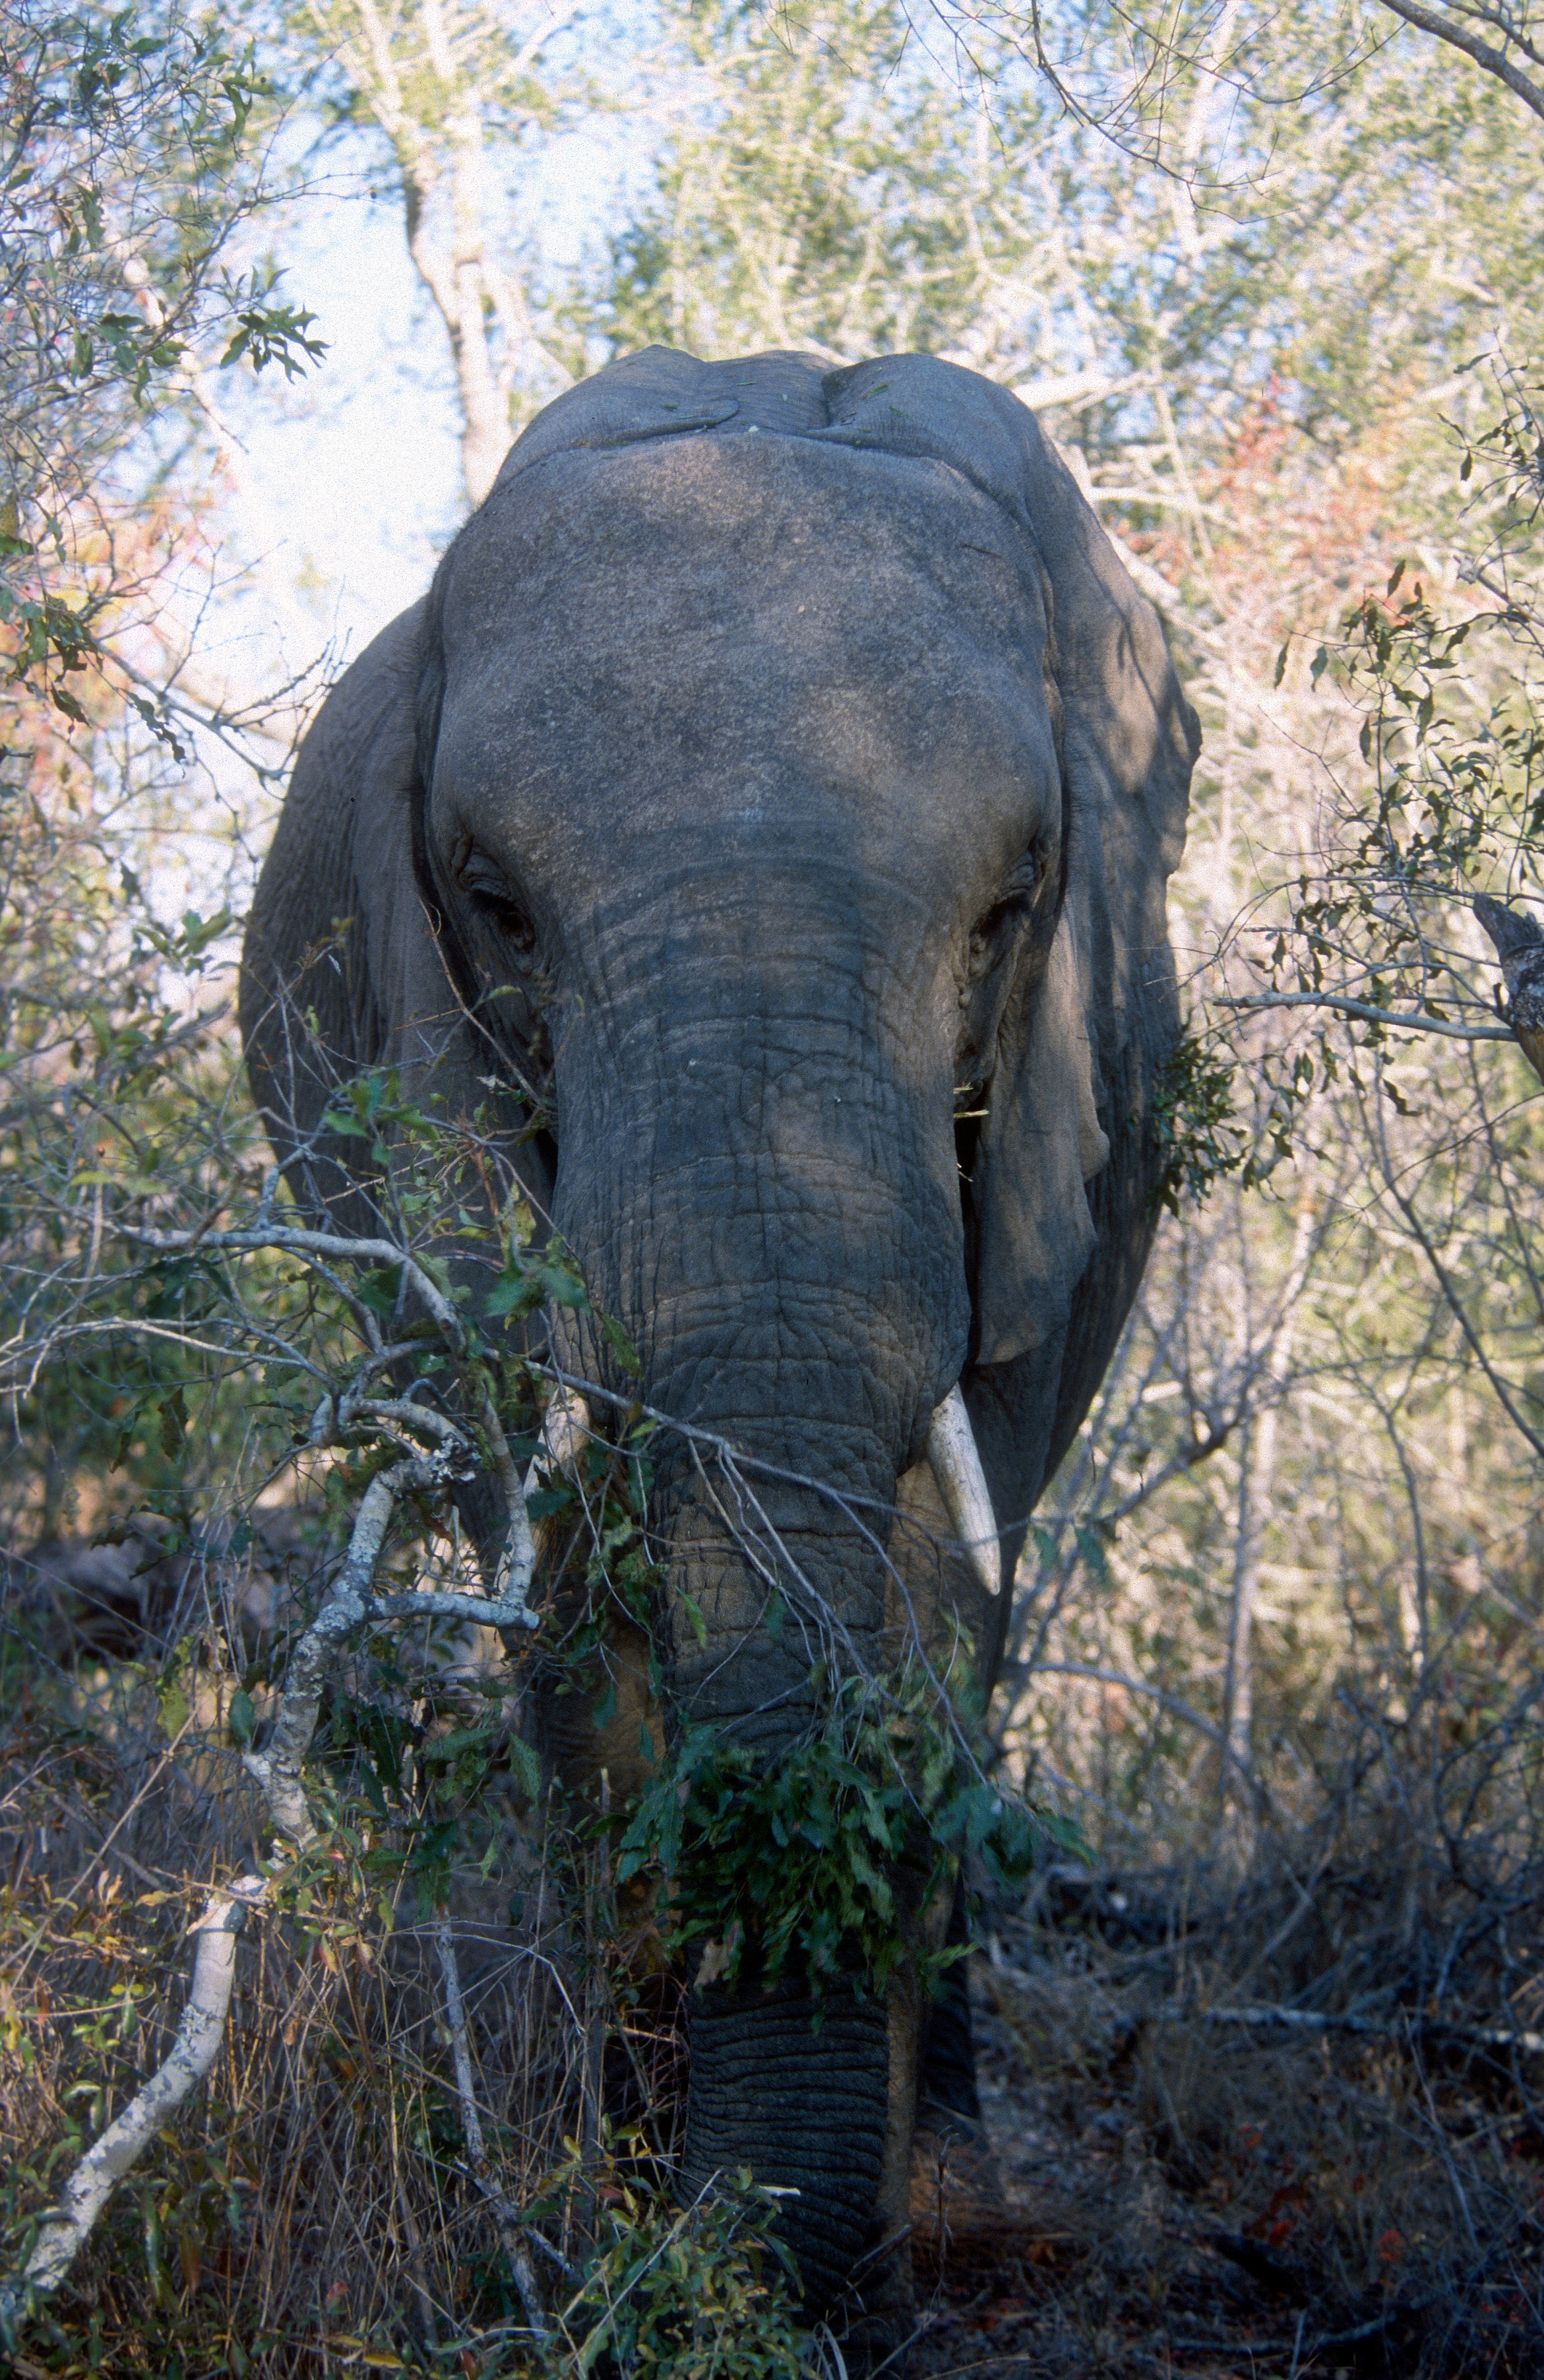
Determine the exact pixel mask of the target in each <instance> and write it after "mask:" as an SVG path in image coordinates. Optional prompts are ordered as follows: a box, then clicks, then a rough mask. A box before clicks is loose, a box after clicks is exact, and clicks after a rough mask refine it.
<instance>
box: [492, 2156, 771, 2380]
mask: <svg viewBox="0 0 1544 2380" xmlns="http://www.w3.org/2000/svg"><path fill="white" fill-rule="evenodd" d="M580 2189H582V2190H584V2191H586V2192H591V2191H592V2192H594V2194H595V2197H596V2199H597V2201H598V2202H599V2206H598V2218H599V2219H598V2221H597V2224H596V2228H595V2235H594V2239H593V2241H592V2244H591V2245H590V2250H589V2253H588V2254H587V2256H586V2258H585V2261H584V2265H583V2267H582V2270H581V2271H580V2273H579V2274H578V2275H577V2282H578V2286H577V2289H574V2291H573V2294H572V2295H571V2296H570V2297H569V2298H568V2299H567V2301H566V2302H565V2303H564V2304H563V2305H562V2306H561V2307H560V2308H558V2309H556V2310H555V2312H554V2320H553V2329H552V2333H551V2335H550V2336H549V2338H547V2339H546V2340H545V2341H543V2342H542V2344H541V2347H540V2348H539V2349H538V2350H535V2351H532V2350H526V2352H525V2354H524V2355H522V2356H521V2358H520V2359H519V2362H518V2364H517V2369H519V2370H521V2371H522V2372H529V2373H532V2374H534V2373H537V2372H550V2373H553V2374H559V2373H563V2374H568V2373H574V2374H580V2375H583V2374H589V2373H590V2372H592V2371H594V2370H595V2369H596V2367H597V2365H600V2367H601V2368H602V2370H603V2371H606V2372H614V2373H615V2374H617V2380H634V2375H638V2380H644V2375H648V2380H796V2375H797V2374H800V2373H802V2372H804V2371H805V2370H806V2369H807V2365H808V2345H807V2341H806V2339H805V2338H804V2337H803V2336H802V2334H801V2333H800V2331H799V2329H798V2326H797V2300H798V2294H799V2291H798V2277H797V2273H796V2269H795V2267H794V2265H793V2262H792V2259H791V2258H790V2256H789V2254H788V2252H787V2250H786V2249H785V2248H784V2247H783V2246H782V2245H781V2243H780V2242H778V2241H777V2240H776V2239H775V2237H774V2238H772V2239H771V2240H769V2239H768V2238H766V2237H765V2236H763V2235H764V2234H765V2233H766V2231H767V2228H768V2223H769V2218H770V2217H771V2216H773V2215H775V2212H776V2206H775V2198H774V2194H773V2193H772V2192H768V2191H765V2190H762V2189H760V2188H759V2187H758V2186H757V2184H756V2183H755V2182H753V2181H752V2180H751V2178H750V2175H749V2174H748V2173H747V2172H744V2171H742V2172H739V2173H737V2174H732V2175H727V2176H724V2177H723V2179H722V2180H721V2181H720V2183H719V2185H718V2186H717V2188H716V2189H715V2190H714V2192H712V2194H711V2196H709V2195H708V2194H707V2193H704V2194H703V2195H702V2196H701V2197H699V2198H698V2199H696V2200H695V2201H694V2202H693V2203H692V2204H690V2205H689V2206H685V2207H683V2206H681V2205H679V2204H677V2203H676V2202H675V2199H674V2197H673V2196H672V2195H671V2194H670V2193H669V2192H667V2191H662V2190H661V2189H660V2187H659V2183H658V2180H657V2179H656V2161H655V2159H654V2156H653V2154H652V2151H651V2150H650V2147H649V2146H648V2144H647V2143H644V2142H643V2141H641V2140H640V2139H639V2138H638V2135H637V2134H634V2135H632V2136H630V2137H629V2138H626V2139H624V2140H622V2141H620V2142H617V2143H612V2142H611V2141H610V2140H609V2139H608V2140H606V2141H605V2142H604V2143H603V2144H602V2154H601V2156H600V2157H599V2159H597V2158H596V2157H595V2156H593V2155H586V2154H585V2152H584V2151H583V2150H582V2149H581V2148H580V2147H579V2146H578V2144H577V2143H569V2144H568V2156H567V2158H566V2160H565V2164H564V2165H563V2166H561V2167H560V2168H558V2170H557V2172H556V2173H555V2174H554V2175H553V2178H552V2180H550V2182H549V2183H548V2184H547V2185H546V2188H545V2189H544V2191H543V2192H542V2197H541V2202H539V2204H538V2205H537V2206H536V2207H535V2208H533V2210H532V2213H533V2216H537V2217H540V2216H541V2215H543V2214H550V2213H553V2212H555V2211H556V2210H557V2208H558V2207H559V2206H561V2204H563V2201H564V2199H565V2197H566V2196H568V2195H571V2194H572V2193H573V2192H575V2191H577V2190H580ZM602 2359H604V2360H603V2361H602Z"/></svg>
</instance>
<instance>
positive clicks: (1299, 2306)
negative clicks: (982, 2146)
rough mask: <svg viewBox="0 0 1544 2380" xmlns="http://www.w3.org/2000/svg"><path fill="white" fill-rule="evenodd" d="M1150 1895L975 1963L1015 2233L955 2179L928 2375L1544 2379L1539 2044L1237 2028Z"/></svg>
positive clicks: (1026, 1935) (915, 2363)
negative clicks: (1535, 2096) (1532, 2089)
mask: <svg viewBox="0 0 1544 2380" xmlns="http://www.w3.org/2000/svg"><path fill="white" fill-rule="evenodd" d="M1150 1881H1151V1885H1152V1888H1153V1890H1152V1898H1151V1900H1149V1902H1148V1904H1147V1905H1146V1906H1144V1905H1143V1900H1142V1890H1143V1887H1142V1883H1141V1881H1140V1880H1138V1882H1137V1884H1136V1885H1133V1886H1128V1888H1127V1889H1126V1890H1125V1891H1124V1892H1123V1891H1121V1890H1119V1889H1115V1888H1111V1889H1110V1890H1106V1891H1105V1893H1104V1896H1103V1910H1102V1916H1103V1919H1104V1922H1103V1923H1102V1924H1097V1923H1096V1924H1092V1925H1088V1926H1086V1927H1077V1926H1075V1927H1074V1928H1072V1929H1071V1930H1070V1931H1067V1930H1063V1931H1062V1932H1061V1933H1060V1934H1059V1935H1057V1936H1054V1937H1052V1936H1048V1935H1047V1933H1046V1932H1045V1931H1044V1929H1042V1928H1038V1927H1036V1926H1035V1925H1032V1924H1030V1923H1027V1922H1020V1923H1016V1924H1015V1923H1014V1922H1005V1923H1003V1924H1001V1925H999V1926H998V1927H997V1929H996V1930H995V1931H994V1932H993V1934H992V1935H991V1937H990V1940H989V1944H988V1949H987V1950H986V1951H985V1952H984V1953H981V1954H979V1955H978V1956H977V1957H976V1959H975V1960H974V1961H973V1962H972V1963H973V1974H972V1994H973V1999H974V2003H975V2013H976V2027H977V2037H978V2045H979V2057H978V2064H979V2074H980V2080H981V2087H982V2104H983V2112H984V2114H985V2116H986V2119H987V2124H988V2128H989V2131H990V2133H991V2143H992V2147H993V2150H994V2153H995V2157H996V2162H997V2166H998V2170H999V2174H1000V2177H1001V2181H1002V2186H1003V2197H1004V2198H1005V2201H1006V2217H1005V2218H1004V2216H1003V2212H1002V2210H1001V2209H1000V2208H999V2209H998V2210H995V2211H994V2210H992V2209H991V2208H990V2207H986V2206H984V2205H983V2204H981V2203H980V2197H979V2192H973V2191H972V2189H971V2186H970V2185H971V2180H972V2177H971V2176H970V2174H969V2172H968V2170H967V2171H965V2172H964V2173H963V2175H962V2186H961V2187H959V2188H955V2187H954V2183H953V2180H952V2177H951V2176H950V2174H949V2173H948V2171H947V2169H945V2171H944V2172H943V2173H942V2176H941V2181H942V2190H941V2192H940V2194H939V2199H938V2201H937V2202H936V2203H937V2204H940V2205H941V2206H942V2214H943V2218H944V2219H943V2223H942V2230H941V2228H940V2225H939V2223H938V2221H937V2219H936V2216H935V2218H934V2219H933V2220H932V2221H931V2222H929V2221H928V2220H927V2219H926V2217H925V2216H924V2219H923V2220H922V2221H921V2222H920V2223H919V2224H918V2230H917V2233H916V2235H915V2240H914V2260H915V2264H916V2268H917V2277H918V2304H919V2321H920V2324H921V2333H920V2336H919V2338H918V2339H917V2340H916V2341H915V2342H914V2344H913V2345H912V2346H911V2348H910V2350H908V2353H907V2355H906V2358H905V2361H904V2369H905V2372H906V2374H907V2375H908V2376H909V2380H952V2375H954V2374H960V2375H963V2374H979V2375H981V2380H987V2376H988V2375H991V2380H1075V2375H1076V2380H1106V2375H1108V2380H1125V2375H1128V2374H1129V2375H1131V2380H1137V2374H1150V2373H1154V2372H1158V2373H1162V2374H1173V2375H1175V2380H1179V2375H1182V2374H1183V2375H1185V2380H1307V2375H1310V2374H1311V2375H1313V2380H1330V2375H1331V2374H1345V2375H1352V2374H1355V2375H1357V2380H1362V2375H1367V2380H1372V2375H1378V2380H1385V2375H1395V2374H1398V2375H1402V2380H1403V2375H1416V2374H1419V2375H1423V2380H1424V2375H1428V2374H1429V2375H1433V2376H1434V2375H1437V2374H1443V2375H1447V2374H1453V2375H1458V2374H1487V2375H1494V2376H1495V2380H1521V2375H1525V2374H1528V2375H1531V2374H1544V2219H1541V2217H1544V2136H1541V2134H1540V2131H1539V2130H1538V2127H1537V2125H1536V2124H1535V2123H1534V2121H1533V2119H1532V2118H1531V2116H1530V2114H1529V2112H1528V2100H1529V2097H1530V2096H1531V2094H1530V2093H1529V2091H1528V2089H1527V2084H1528V2081H1529V2079H1530V2078H1529V2077H1528V2076H1527V2075H1526V2074H1524V2075H1522V2076H1521V2078H1519V2071H1518V2069H1517V2067H1516V2064H1515V2059H1516V2057H1517V2045H1516V2043H1515V2042H1514V2043H1512V2044H1509V2045H1506V2046H1504V2047H1502V2046H1497V2045H1495V2044H1493V2043H1483V2042H1480V2043H1477V2042H1475V2041H1474V2040H1472V2039H1467V2038H1460V2037H1457V2036H1456V2035H1455V2034H1454V2035H1444V2034H1441V2033H1439V2032H1437V2031H1435V2030H1433V2032H1432V2033H1431V2034H1430V2035H1429V2036H1428V2035H1426V2034H1421V2035H1419V2036H1417V2035H1416V2034H1415V2033H1413V2032H1412V2031H1410V2030H1409V2028H1408V2027H1406V2028H1405V2029H1404V2031H1403V2032H1402V2031H1401V2030H1400V2029H1399V2028H1398V2027H1397V2026H1394V2025H1392V2024H1391V2025H1390V2026H1389V2027H1388V2028H1380V2027H1379V2026H1377V2025H1375V2024H1373V2023H1372V2022H1366V2029H1365V2030H1357V2029H1352V2028H1353V2027H1355V2025H1356V2020H1352V2026H1351V2027H1348V2026H1347V2025H1345V2024H1344V2023H1343V2024H1341V2025H1338V2026H1337V2025H1334V2024H1326V2025H1323V2026H1321V2027H1316V2026H1314V2025H1313V2024H1311V2023H1310V2024H1307V2025H1304V2024H1298V2025H1296V2026H1293V2025H1290V2024H1286V2023H1283V2022H1274V2023H1270V2022H1257V2023H1243V2022H1236V2021H1234V2019H1233V2018H1231V2017H1228V2016H1219V2014H1218V2013H1217V2011H1218V2010H1219V2009H1220V2008H1221V2007H1222V2005H1223V2003H1222V2001H1220V1999H1219V1998H1218V1996H1217V1994H1216V1992H1215V1990H1214V1989H1210V1988H1209V1986H1211V1985H1215V1983H1216V1982H1217V1980H1218V1961H1217V1959H1216V1957H1215V1955H1213V1957H1212V1958H1211V1960H1210V1962H1203V1961H1202V1959H1201V1955H1200V1951H1199V1949H1198V1944H1197V1943H1196V1942H1195V1940H1194V1939H1193V1938H1188V1937H1185V1936H1183V1935H1181V1936H1176V1934H1175V1933H1174V1930H1173V1886H1172V1882H1170V1881H1168V1880H1164V1879H1152V1880H1150ZM1111 1891H1113V1899H1114V1900H1115V1901H1116V1902H1119V1903H1121V1904H1122V1906H1121V1907H1120V1908H1117V1909H1113V1910H1112V1908H1111V1906H1110V1901H1111ZM1165 1913H1167V1916H1166V1914H1165ZM1112 1919H1113V1920H1114V1922H1113V1923H1112V1922H1111V1920H1112ZM1165 1923H1167V1925H1168V1937H1167V1938H1164V1939H1160V1940H1159V1941H1157V1942H1154V1941H1153V1940H1152V1939H1151V1938H1150V1937H1151V1936H1152V1934H1153V1933H1154V1932H1155V1931H1161V1930H1162V1928H1163V1927H1164V1925H1165ZM1144 1937H1146V1938H1144ZM1215 1949H1216V1946H1213V1952H1214V1953H1215ZM1224 1963H1225V1962H1224ZM1535 2038H1536V2037H1535ZM1540 2046H1544V2045H1540ZM1526 2063H1527V2064H1528V2065H1530V2066H1531V2068H1532V2075H1531V2080H1532V2082H1534V2083H1539V2082H1544V2073H1541V2072H1540V2068H1539V2062H1538V2058H1537V2056H1535V2055H1533V2054H1531V2053H1530V2054H1529V2056H1528V2058H1527V2059H1526ZM1519 2079H1521V2080H1522V2082H1523V2085H1524V2088H1523V2090H1522V2092H1521V2093H1520V2092H1519V2091H1518V2089H1517V2087H1516V2086H1517V2083H1518V2081H1519ZM963 2163H964V2166H965V2167H966V2168H968V2166H969V2158H968V2154H967V2155H966V2156H965V2158H964V2160H963ZM914 2211H916V2210H915V2209H914ZM897 2368H900V2367H897Z"/></svg>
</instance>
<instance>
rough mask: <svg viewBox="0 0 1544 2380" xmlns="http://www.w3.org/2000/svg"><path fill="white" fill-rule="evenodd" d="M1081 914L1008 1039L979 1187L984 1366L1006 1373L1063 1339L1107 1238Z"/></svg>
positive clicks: (1005, 1034)
mask: <svg viewBox="0 0 1544 2380" xmlns="http://www.w3.org/2000/svg"><path fill="white" fill-rule="evenodd" d="M1087 1006H1088V1002H1087V993H1086V990H1085V987H1084V984H1083V982H1082V979H1081V977H1080V974H1079V971H1078V965H1077V951H1076V939H1075V929H1074V924H1073V918H1072V915H1071V913H1070V912H1069V911H1068V910H1067V909H1065V908H1064V910H1063V912H1062V915H1061V917H1059V919H1058V920H1057V925H1056V934H1055V939H1054V941H1052V945H1051V955H1050V958H1049V960H1048V961H1047V963H1046V965H1045V968H1044V970H1043V972H1042V973H1041V974H1040V976H1039V980H1038V981H1037V982H1035V983H1034V984H1032V985H1030V986H1020V987H1019V988H1018V989H1017V990H1015V994H1014V996H1013V998H1012V999H1011V1001H1010V1002H1009V1005H1008V1009H1007V1013H1006V1014H1005V1015H1004V1017H1003V1025H1002V1027H1001V1029H1000V1032H999V1036H998V1050H999V1053H1000V1055H999V1060H998V1067H997V1072H996V1074H995V1075H994V1076H993V1078H992V1082H991V1092H990V1096H989V1103H988V1107H987V1113H986V1120H985V1123H984V1125H983V1128H982V1132H981V1138H980V1142H979V1150H978V1157H977V1164H976V1169H975V1174H974V1178H973V1181H972V1190H973V1193H974V1204H975V1213H976V1225H977V1229H976V1259H977V1261H976V1313H977V1319H978V1326H979V1347H978V1351H977V1359H976V1360H977V1361H978V1363H981V1364H1004V1363H1006V1362H1008V1361H1009V1359H1010V1358H1011V1357H1013V1356H1015V1355H1018V1354H1024V1353H1025V1352H1026V1351H1027V1349H1029V1348H1031V1347H1038V1346H1039V1345H1040V1343H1041V1342H1043V1341H1044V1340H1046V1339H1049V1338H1050V1337H1052V1334H1053V1333H1054V1332H1056V1331H1058V1330H1061V1329H1062V1328H1063V1327H1064V1325H1065V1323H1066V1320H1067V1318H1068V1316H1069V1314H1070V1313H1071V1311H1072V1299H1073V1293H1074V1291H1075V1290H1076V1287H1077V1284H1078V1281H1080V1280H1081V1278H1082V1276H1083V1273H1084V1271H1085V1270H1086V1269H1087V1267H1088V1258H1089V1257H1090V1255H1091V1254H1092V1253H1093V1246H1094V1241H1095V1238H1096V1236H1097V1234H1096V1232H1095V1227H1094V1219H1093V1216H1092V1214H1091V1212H1090V1210H1089V1207H1088V1191H1087V1188H1086V1186H1085V1185H1086V1184H1088V1181H1089V1180H1090V1179H1091V1178H1092V1176H1093V1175H1094V1174H1096V1173H1097V1172H1099V1171H1100V1168H1101V1167H1102V1166H1103V1165H1104V1164H1105V1162H1106V1160H1108V1158H1109V1155H1110V1142H1109V1138H1108V1135H1106V1133H1105V1131H1104V1129H1103V1127H1102V1125H1101V1124H1100V1120H1099V1109H1098V1105H1097V1103H1096V1100H1095V1096H1094V1062H1093V1050H1092V1048H1091V1045H1090V1043H1089V1038H1088V1022H1087Z"/></svg>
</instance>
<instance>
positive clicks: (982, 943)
mask: <svg viewBox="0 0 1544 2380" xmlns="http://www.w3.org/2000/svg"><path fill="white" fill-rule="evenodd" d="M1044 878H1045V858H1044V855H1043V854H1042V853H1041V852H1039V850H1029V851H1027V852H1026V853H1025V855H1024V857H1023V858H1022V859H1021V860H1020V861H1019V863H1018V866H1017V867H1016V868H1015V869H1014V870H1013V872H1012V874H1011V875H1010V876H1009V877H1008V879H1007V880H1006V882H1005V883H1004V884H1003V886H1002V887H1001V889H1000V890H999V892H998V893H997V895H996V897H995V899H994V900H993V901H992V903H991V906H990V907H989V908H987V909H984V910H983V911H982V912H981V915H980V916H979V917H978V918H977V920H976V923H975V925H974V926H973V927H972V928H971V929H970V948H969V953H968V960H967V972H968V975H969V978H970V981H971V982H972V983H979V980H980V978H981V977H982V976H984V975H986V974H987V973H988V972H989V971H990V970H991V968H992V967H993V966H995V965H997V962H998V960H999V959H1000V958H1001V957H1002V956H1003V951H1004V949H1005V948H1006V946H1007V943H1008V942H1009V941H1010V940H1011V939H1012V937H1013V934H1014V931H1015V928H1016V927H1018V926H1019V925H1021V924H1022V923H1023V922H1024V920H1025V919H1026V918H1027V917H1028V915H1029V913H1030V911H1031V909H1032V908H1033V907H1034V905H1035V896H1036V894H1037V892H1039V888H1040V885H1041V883H1042V882H1043V880H1044Z"/></svg>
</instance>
